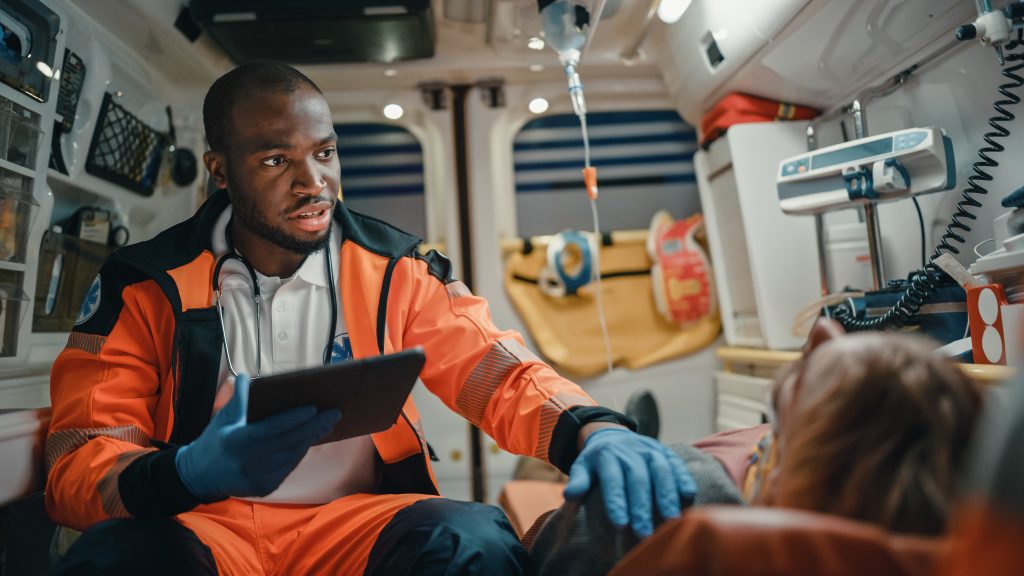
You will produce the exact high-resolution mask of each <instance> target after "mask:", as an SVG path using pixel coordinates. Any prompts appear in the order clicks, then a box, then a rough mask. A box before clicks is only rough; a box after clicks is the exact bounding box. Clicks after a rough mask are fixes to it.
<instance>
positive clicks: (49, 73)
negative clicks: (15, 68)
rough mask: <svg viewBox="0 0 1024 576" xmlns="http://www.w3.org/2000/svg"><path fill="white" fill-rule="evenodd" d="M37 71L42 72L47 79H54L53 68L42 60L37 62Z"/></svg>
mask: <svg viewBox="0 0 1024 576" xmlns="http://www.w3.org/2000/svg"><path fill="white" fill-rule="evenodd" d="M36 69H37V70H39V71H40V72H42V73H43V75H45V76H46V77H47V78H53V68H50V65H49V64H47V63H46V62H43V61H42V60H40V61H39V62H36Z"/></svg>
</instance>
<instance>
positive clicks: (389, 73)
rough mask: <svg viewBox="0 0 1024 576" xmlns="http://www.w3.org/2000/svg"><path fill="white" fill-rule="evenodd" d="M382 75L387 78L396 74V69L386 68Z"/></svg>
mask: <svg viewBox="0 0 1024 576" xmlns="http://www.w3.org/2000/svg"><path fill="white" fill-rule="evenodd" d="M384 75H385V76H387V77H388V78H392V77H394V76H398V70H395V69H394V68H388V69H387V70H385V71H384Z"/></svg>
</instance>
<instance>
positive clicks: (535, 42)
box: [526, 36, 545, 50]
mask: <svg viewBox="0 0 1024 576" xmlns="http://www.w3.org/2000/svg"><path fill="white" fill-rule="evenodd" d="M526 45H527V46H528V47H529V48H530V49H531V50H543V49H544V46H545V44H544V39H543V38H539V37H537V36H534V37H533V38H530V41H529V42H527V43H526Z"/></svg>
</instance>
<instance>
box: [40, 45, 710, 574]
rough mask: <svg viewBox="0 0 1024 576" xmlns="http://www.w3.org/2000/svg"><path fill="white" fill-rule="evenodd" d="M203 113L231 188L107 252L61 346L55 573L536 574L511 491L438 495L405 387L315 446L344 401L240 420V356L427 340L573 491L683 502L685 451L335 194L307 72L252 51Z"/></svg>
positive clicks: (434, 375) (307, 358)
mask: <svg viewBox="0 0 1024 576" xmlns="http://www.w3.org/2000/svg"><path fill="white" fill-rule="evenodd" d="M203 116H204V123H205V128H206V135H207V140H208V141H209V145H210V150H209V151H208V152H207V153H206V154H205V155H204V158H203V160H204V162H205V164H206V167H207V169H208V170H209V173H210V175H211V177H212V179H213V181H214V183H215V184H216V185H217V187H218V188H219V190H218V191H217V192H215V193H214V194H212V195H211V197H210V198H209V199H208V200H207V201H206V203H205V204H204V205H203V206H202V207H201V208H200V209H199V210H198V212H197V213H196V214H195V215H194V216H193V217H192V218H190V219H189V220H186V221H185V222H183V223H181V224H178V225H176V226H173V227H171V228H170V229H168V230H166V231H164V232H163V233H161V234H160V235H158V236H157V237H156V238H154V239H152V240H149V241H146V242H143V243H140V244H136V245H134V246H128V247H125V248H123V249H121V250H119V251H117V252H116V253H114V254H113V255H112V256H111V257H110V258H109V259H108V261H107V262H106V263H105V264H104V265H103V267H102V269H101V271H100V274H99V275H98V277H97V278H96V280H95V281H94V283H93V286H92V287H91V288H90V290H89V293H88V295H87V297H86V299H85V302H84V304H83V307H82V311H81V313H80V315H79V318H78V322H77V324H76V326H75V328H74V330H73V332H72V333H71V335H70V337H69V339H68V344H67V347H66V349H65V350H64V352H63V353H62V354H61V355H60V356H59V357H58V359H57V361H56V362H55V364H54V366H53V370H52V375H51V382H52V383H51V397H52V401H53V417H52V421H51V427H50V430H49V435H48V438H47V443H46V466H47V486H46V505H47V509H48V511H49V513H50V515H51V517H53V519H54V520H55V521H57V522H58V523H60V524H62V525H65V526H69V527H72V528H76V529H79V530H86V532H85V534H84V535H83V536H82V537H81V538H80V539H79V541H78V542H77V543H76V544H75V545H74V546H73V547H72V548H71V550H70V551H69V552H68V554H67V555H66V556H65V558H64V561H63V563H62V565H61V567H60V570H64V571H66V572H67V573H76V574H79V573H103V574H120V573H129V572H130V573H145V574H158V573H159V574H163V573H167V574H184V573H189V574H212V573H221V574H281V573H287V574H304V573H331V574H362V573H366V574H441V573H443V574H485V573H486V574H516V573H519V572H521V570H522V568H523V564H524V561H525V552H524V551H523V549H522V548H521V546H520V545H519V542H518V540H517V539H516V537H515V534H514V533H513V532H512V531H511V528H510V525H509V523H508V521H507V519H506V518H505V517H504V515H503V514H502V513H501V512H500V510H498V509H496V508H493V507H491V506H486V505H483V504H477V503H467V502H456V501H452V500H447V499H443V498H440V497H438V495H437V485H436V482H435V480H434V477H433V473H432V471H431V468H430V462H429V448H428V446H427V443H426V439H425V437H424V433H423V429H422V427H421V425H420V418H419V416H418V414H417V411H416V408H415V406H414V404H413V402H412V400H411V398H410V399H408V400H407V402H406V404H405V407H404V409H403V411H402V414H401V415H400V417H399V418H398V419H397V420H396V422H395V424H394V425H393V426H392V427H391V428H389V429H388V430H386V431H384V432H380V433H376V434H372V435H369V436H365V437H357V438H351V439H347V440H342V441H338V442H329V443H325V444H321V445H317V446H313V447H312V448H311V446H312V445H313V444H315V443H316V441H317V440H318V439H319V438H320V437H322V436H323V435H324V434H325V433H326V432H327V431H328V430H330V429H331V427H332V426H333V424H334V423H335V422H336V421H337V420H338V418H339V417H340V418H344V417H345V415H344V414H341V415H339V414H338V413H337V412H336V411H324V412H320V413H317V412H316V409H315V408H313V407H304V408H297V409H292V410H289V411H285V412H282V413H280V414H278V415H276V416H274V417H271V418H268V419H265V420H262V421H260V422H258V423H253V424H248V423H246V420H245V413H246V409H245V406H246V401H247V390H248V385H249V378H248V377H246V376H245V375H244V374H246V373H248V374H259V373H263V374H268V373H272V372H275V371H286V370H291V369H297V368H302V367H309V366H316V365H319V364H320V363H321V362H337V361H344V360H346V359H348V358H362V357H367V356H372V355H377V354H381V353H388V352H394V351H397V350H401V349H405V348H411V347H415V346H421V347H422V348H423V350H424V352H425V354H426V358H427V360H426V365H425V366H424V368H423V371H422V373H421V378H422V381H423V383H424V384H425V385H426V387H427V388H428V389H429V390H430V391H431V392H433V393H434V394H436V395H437V396H439V397H440V398H441V399H442V400H443V401H444V402H445V404H447V405H448V406H449V407H451V408H452V409H453V410H455V411H456V412H458V413H459V414H461V415H462V416H464V417H465V418H467V419H468V420H469V421H471V422H472V423H473V424H475V425H477V426H479V427H480V428H481V429H482V430H483V431H484V432H486V433H487V434H488V435H490V436H491V437H493V438H494V439H495V440H496V441H497V442H498V444H499V445H500V446H501V447H502V448H504V449H506V450H509V451H511V452H514V453H517V454H525V455H530V456H535V457H537V458H541V459H544V460H547V461H549V462H551V463H552V464H554V465H556V466H558V467H559V468H561V469H562V470H563V471H566V472H568V473H569V474H570V483H569V487H568V488H567V496H568V497H570V498H581V497H583V495H584V494H585V493H587V492H588V491H589V489H590V488H591V486H596V487H595V489H599V490H600V491H601V493H602V495H603V497H604V498H605V500H606V502H607V503H608V509H609V510H608V516H609V519H610V520H611V521H612V522H613V523H615V524H617V525H620V526H625V525H627V524H628V525H631V526H632V528H633V530H634V531H636V532H637V533H638V534H640V535H646V534H649V533H650V532H651V531H652V529H653V517H654V516H655V514H657V515H659V516H660V517H672V516H676V515H678V514H679V511H680V508H681V506H684V505H685V504H686V503H688V501H689V500H691V499H692V497H693V483H692V480H691V478H690V476H689V474H688V472H687V471H686V468H685V466H684V464H683V463H682V461H681V460H679V459H678V458H677V457H676V456H675V455H674V454H672V453H671V452H670V451H668V450H667V449H666V448H665V447H664V446H662V445H661V444H658V443H657V442H655V441H653V440H650V439H647V438H644V437H641V436H639V435H638V434H635V433H634V432H632V431H631V430H630V429H629V427H631V426H633V424H632V422H631V421H629V419H627V418H626V417H624V416H622V415H619V414H617V413H615V412H613V411H611V410H608V409H605V408H602V407H599V406H597V405H595V403H594V401H593V400H592V399H591V398H590V397H589V396H587V394H586V393H584V392H583V390H581V389H580V388H579V387H578V386H576V385H575V384H573V383H572V382H569V381H567V380H565V379H563V378H561V377H559V376H558V374H557V373H556V372H555V371H554V370H553V369H552V368H550V367H549V366H547V365H545V364H544V363H543V362H541V361H540V360H539V359H538V358H537V357H536V356H534V355H533V354H531V353H530V352H529V351H528V350H526V348H525V347H524V345H523V342H522V339H521V337H520V336H519V335H518V334H516V333H514V332H507V331H499V330H498V329H497V328H495V327H494V326H493V324H492V323H491V321H490V316H489V313H488V311H487V307H486V303H485V301H484V300H483V299H481V298H477V297H474V296H473V295H471V294H470V293H469V291H468V290H467V288H466V286H465V285H464V284H462V283H461V282H458V281H456V280H454V279H453V278H452V275H451V269H450V264H449V262H448V261H447V260H446V259H445V258H444V257H443V256H441V255H440V254H438V253H437V252H433V251H432V252H430V253H428V254H426V255H420V253H419V251H418V249H417V248H418V245H419V243H420V241H419V239H418V238H415V237H413V236H410V235H407V234H406V233H404V232H402V231H400V230H397V229H395V228H393V227H391V226H389V225H387V224H385V223H383V222H381V221H379V220H376V219H373V218H369V217H366V216H363V215H360V214H357V213H355V212H352V211H350V210H348V209H347V208H346V207H345V205H344V203H342V202H338V201H337V200H338V196H339V195H340V184H339V179H340V177H339V175H340V168H339V164H338V158H337V154H336V140H337V136H336V135H335V133H334V129H333V124H332V120H331V113H330V110H329V108H328V105H327V102H326V100H325V99H324V97H323V95H322V94H321V92H320V90H319V88H317V86H316V85H315V84H313V82H312V81H311V80H309V79H308V78H307V77H305V76H304V75H302V74H301V73H299V72H298V71H297V70H295V69H293V68H291V67H288V66H285V65H283V64H276V63H269V62H257V63H250V64H246V65H243V66H240V67H238V68H236V69H235V70H233V71H231V72H229V73H227V74H225V75H224V76H222V77H221V78H220V79H218V80H217V81H216V82H215V83H214V84H213V86H212V87H211V88H210V90H209V92H208V93H207V95H206V98H205V101H204V105H203ZM224 254H230V257H228V258H223V256H224ZM221 260H223V266H222V268H223V269H222V270H219V271H218V277H217V278H214V274H215V268H216V267H217V263H218V261H221ZM243 261H247V262H248V263H249V265H251V268H252V270H248V267H247V266H242V265H241V263H242V262H243ZM335 263H336V264H335ZM232 270H233V272H232ZM250 274H251V275H250ZM250 278H256V279H257V282H258V287H259V289H260V291H261V293H262V296H261V298H254V294H253V292H254V289H255V288H256V287H255V286H253V285H252V283H251V282H249V279H250ZM239 279H241V280H239ZM215 286H216V287H217V289H218V290H219V291H220V292H221V296H220V298H219V301H220V302H222V303H223V309H222V310H221V309H220V308H219V307H218V306H214V302H215V300H218V298H217V297H215V294H214V290H215ZM256 306H260V307H261V308H260V310H261V314H260V315H259V316H257V315H256V314H255V307H256ZM331 325H334V326H335V329H334V330H330V326H331ZM328 331H330V332H331V333H332V334H331V335H332V336H333V339H332V340H331V341H328V342H327V347H326V348H325V347H324V346H323V343H324V342H325V341H327V338H326V335H327V333H328ZM257 334H258V335H257ZM259 336H262V338H260V337H259ZM259 342H262V346H259V345H257V344H256V343H259ZM222 350H223V352H222ZM257 351H259V352H257ZM235 373H237V374H238V377H237V378H232V377H231V375H232V374H235Z"/></svg>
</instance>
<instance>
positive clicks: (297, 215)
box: [288, 202, 331, 232]
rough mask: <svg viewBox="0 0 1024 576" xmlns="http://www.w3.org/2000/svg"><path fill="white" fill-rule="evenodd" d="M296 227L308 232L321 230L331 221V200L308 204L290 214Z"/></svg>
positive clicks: (289, 217) (290, 218)
mask: <svg viewBox="0 0 1024 576" xmlns="http://www.w3.org/2000/svg"><path fill="white" fill-rule="evenodd" d="M288 219H289V220H291V221H292V222H294V223H295V225H296V227H298V228H299V229H301V230H304V231H306V232H320V231H321V230H324V229H325V228H327V226H328V225H329V224H330V222H331V204H330V202H317V203H315V204H307V205H306V206H303V207H302V208H300V209H298V210H296V211H294V212H292V213H291V214H289V215H288Z"/></svg>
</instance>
